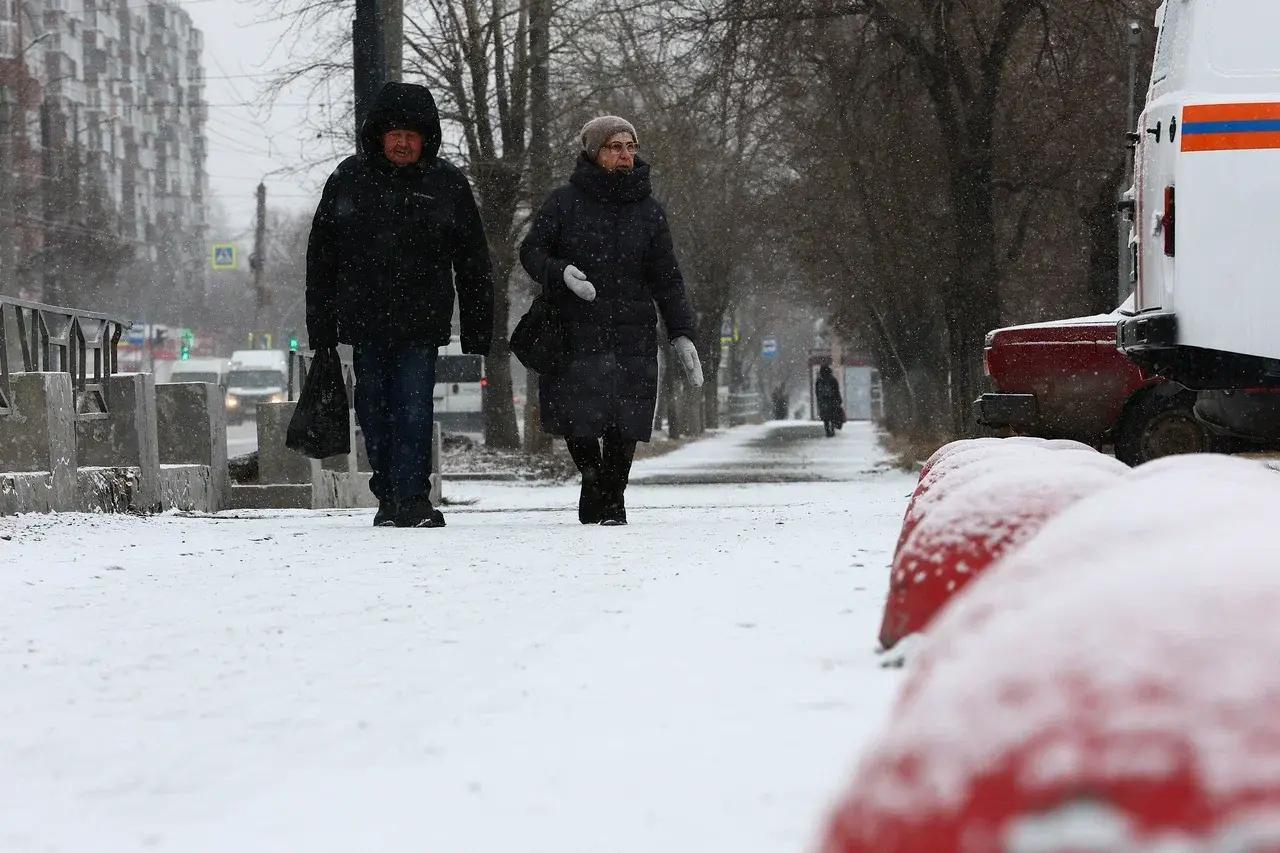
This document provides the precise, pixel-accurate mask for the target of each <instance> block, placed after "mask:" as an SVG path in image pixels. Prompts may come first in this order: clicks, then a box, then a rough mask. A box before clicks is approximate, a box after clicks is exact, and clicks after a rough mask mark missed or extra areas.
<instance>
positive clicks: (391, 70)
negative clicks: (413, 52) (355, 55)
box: [379, 0, 404, 83]
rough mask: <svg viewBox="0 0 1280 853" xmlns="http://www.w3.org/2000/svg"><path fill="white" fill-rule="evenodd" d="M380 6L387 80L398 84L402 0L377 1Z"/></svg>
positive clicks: (400, 61)
mask: <svg viewBox="0 0 1280 853" xmlns="http://www.w3.org/2000/svg"><path fill="white" fill-rule="evenodd" d="M379 3H380V4H381V6H382V19H383V20H382V47H383V50H384V53H385V55H386V58H387V79H388V80H394V81H396V82H397V83H398V82H400V78H401V76H402V71H403V66H404V0H379Z"/></svg>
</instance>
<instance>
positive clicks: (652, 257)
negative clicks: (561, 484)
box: [520, 116, 702, 525]
mask: <svg viewBox="0 0 1280 853" xmlns="http://www.w3.org/2000/svg"><path fill="white" fill-rule="evenodd" d="M581 143H582V152H581V154H580V155H579V157H578V163H577V167H576V168H575V169H574V172H573V175H572V177H571V178H570V179H569V183H568V184H566V185H565V186H562V187H560V188H559V189H557V190H555V191H554V192H552V193H551V196H550V197H549V198H548V199H547V201H546V202H545V203H544V204H543V206H542V209H541V210H540V211H539V213H538V216H537V218H536V219H535V220H534V223H533V226H532V228H531V229H530V231H529V234H528V236H527V237H525V240H524V243H523V245H521V247H520V260H521V262H522V263H523V264H524V268H525V270H527V271H528V273H529V275H530V276H532V277H533V279H534V281H537V282H538V283H540V284H541V285H542V288H543V293H544V294H546V295H547V296H548V297H549V298H550V299H551V300H552V301H553V303H554V304H555V305H556V306H557V307H558V308H559V309H560V313H561V315H562V317H563V318H564V322H565V327H566V330H567V340H566V341H565V342H564V344H565V347H566V349H567V350H568V366H567V367H566V368H565V370H564V371H562V372H561V373H560V374H559V375H556V376H542V377H541V379H540V382H539V391H540V393H541V405H542V427H543V429H544V430H545V431H547V432H548V433H550V434H552V435H558V436H563V437H564V438H565V440H566V443H567V444H568V446H569V453H570V454H571V455H572V456H573V461H574V463H575V464H576V465H577V467H578V470H579V471H580V472H581V473H582V494H581V496H580V499H579V502H578V520H579V521H581V522H582V523H583V524H597V523H600V524H605V525H620V524H626V523H627V510H626V502H625V500H624V493H625V492H626V488H627V481H628V479H629V477H630V473H631V462H632V459H633V458H634V455H635V449H636V442H638V441H648V440H649V439H650V438H651V437H652V432H653V415H654V408H655V406H656V403H657V395H658V360H657V354H658V339H657V319H658V315H659V314H661V316H662V320H663V322H664V324H665V325H666V329H667V334H668V336H669V337H670V338H671V341H672V343H673V345H674V346H675V350H676V353H677V355H678V357H679V359H680V362H681V364H682V366H683V367H684V370H685V372H686V375H687V376H688V378H689V381H690V382H691V384H693V385H694V386H695V387H700V386H701V385H702V364H701V362H700V360H699V358H698V351H697V348H696V347H695V346H694V344H693V340H692V339H693V336H694V333H695V331H694V330H695V323H694V315H693V309H692V308H691V307H690V305H689V299H688V296H687V295H686V293H685V286H684V279H683V278H682V277H681V275H680V268H679V266H678V265H677V263H676V257H675V251H674V248H673V246H672V242H671V231H670V229H669V228H668V225H667V217H666V213H665V212H664V211H663V209H662V206H661V205H659V204H658V202H657V201H655V200H654V199H653V197H652V188H651V186H650V183H649V164H648V163H645V162H644V161H643V160H641V159H640V158H639V156H637V152H638V150H639V147H640V144H639V143H640V139H639V135H638V134H637V133H636V129H635V127H634V126H633V125H632V124H631V123H630V122H628V121H627V120H625V119H622V118H618V117H617V116H602V117H600V118H596V119H593V120H591V121H590V122H588V123H587V124H586V126H585V127H583V129H582V133H581ZM655 303H656V305H657V309H656V310H655V308H654V306H655ZM602 442H603V446H602Z"/></svg>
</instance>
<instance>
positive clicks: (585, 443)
mask: <svg viewBox="0 0 1280 853" xmlns="http://www.w3.org/2000/svg"><path fill="white" fill-rule="evenodd" d="M565 443H566V444H567V445H568V446H569V455H570V456H572V457H573V464H574V465H577V466H578V470H579V471H585V470H586V469H588V468H594V469H595V470H597V471H599V472H600V484H601V485H602V486H603V487H604V488H606V489H609V490H614V489H616V490H618V491H622V490H623V489H625V488H626V487H627V480H628V478H630V476H631V462H632V460H633V459H635V457H636V443H635V442H634V441H632V440H631V439H626V438H623V437H622V436H620V435H618V433H617V432H616V431H614V430H608V431H607V432H605V434H604V441H603V445H604V447H603V452H601V450H602V448H601V440H600V439H598V438H572V437H570V438H566V439H565Z"/></svg>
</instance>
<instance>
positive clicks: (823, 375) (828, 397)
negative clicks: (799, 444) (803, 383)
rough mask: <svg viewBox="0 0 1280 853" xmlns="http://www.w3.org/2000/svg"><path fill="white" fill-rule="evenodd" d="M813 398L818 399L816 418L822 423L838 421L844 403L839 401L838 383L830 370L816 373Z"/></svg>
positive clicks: (825, 369)
mask: <svg viewBox="0 0 1280 853" xmlns="http://www.w3.org/2000/svg"><path fill="white" fill-rule="evenodd" d="M814 396H815V397H817V398H818V417H820V418H822V419H823V420H824V421H834V420H839V418H840V410H841V409H842V408H843V407H844V401H843V400H841V399H840V382H839V381H838V380H837V379H836V377H835V374H833V373H832V372H831V370H830V369H827V368H824V369H823V370H820V371H819V372H818V380H817V382H815V383H814Z"/></svg>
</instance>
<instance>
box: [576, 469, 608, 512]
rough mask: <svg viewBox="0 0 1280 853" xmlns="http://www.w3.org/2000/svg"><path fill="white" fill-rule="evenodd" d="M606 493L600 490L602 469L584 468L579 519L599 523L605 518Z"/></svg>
mask: <svg viewBox="0 0 1280 853" xmlns="http://www.w3.org/2000/svg"><path fill="white" fill-rule="evenodd" d="M603 504H604V494H603V493H602V492H601V490H600V469H599V468H584V469H583V470H582V493H581V494H580V495H579V496H578V521H580V522H582V523H583V524H599V523H600V522H601V521H603V520H604V514H603V511H602V508H603Z"/></svg>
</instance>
